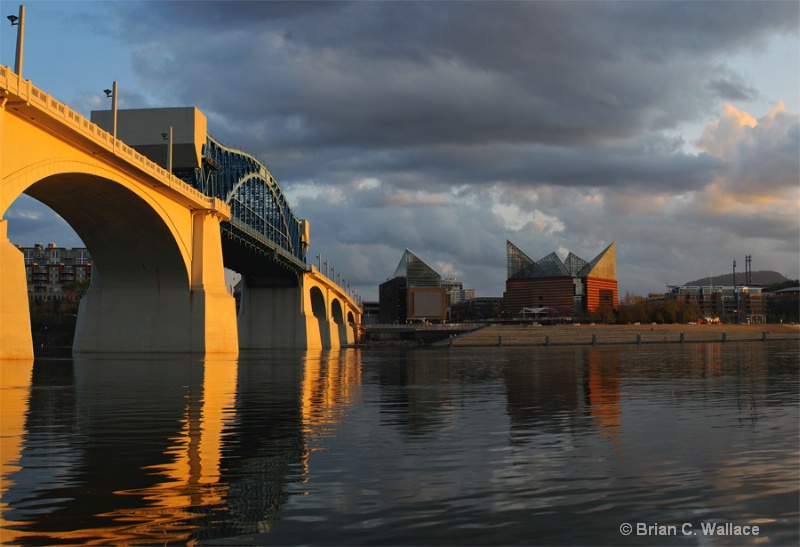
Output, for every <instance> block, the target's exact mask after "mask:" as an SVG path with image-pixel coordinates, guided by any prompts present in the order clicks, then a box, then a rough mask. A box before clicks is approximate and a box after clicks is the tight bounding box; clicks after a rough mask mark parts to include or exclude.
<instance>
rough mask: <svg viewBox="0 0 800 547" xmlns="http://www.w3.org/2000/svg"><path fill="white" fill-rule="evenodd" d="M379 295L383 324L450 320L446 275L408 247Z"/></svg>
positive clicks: (381, 287) (381, 286)
mask: <svg viewBox="0 0 800 547" xmlns="http://www.w3.org/2000/svg"><path fill="white" fill-rule="evenodd" d="M378 294H379V298H380V321H381V323H394V322H398V323H406V322H408V321H429V322H434V323H435V322H442V321H445V320H446V319H447V288H446V287H445V286H444V285H443V284H442V276H441V275H440V274H438V273H437V272H436V271H435V270H434V269H433V268H431V267H430V266H428V265H427V264H425V262H423V261H422V260H421V259H420V258H419V257H418V256H416V255H415V254H414V253H412V252H411V251H409V250H408V249H406V250H405V252H404V253H403V257H402V258H401V259H400V263H399V264H398V265H397V268H396V269H395V271H394V275H393V276H392V278H391V279H389V280H387V281H385V282H384V283H381V285H380V286H379V287H378Z"/></svg>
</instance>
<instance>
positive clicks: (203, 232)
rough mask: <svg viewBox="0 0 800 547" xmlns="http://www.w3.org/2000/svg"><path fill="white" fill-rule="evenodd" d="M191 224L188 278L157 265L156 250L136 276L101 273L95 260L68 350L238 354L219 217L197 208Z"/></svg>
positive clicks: (99, 254) (97, 249) (98, 255)
mask: <svg viewBox="0 0 800 547" xmlns="http://www.w3.org/2000/svg"><path fill="white" fill-rule="evenodd" d="M192 224H193V230H192V253H191V257H192V258H191V271H190V272H188V273H189V277H190V279H188V280H187V275H186V274H187V272H186V270H185V268H184V267H183V266H182V264H177V265H172V266H171V265H170V264H169V262H168V261H166V260H164V261H163V262H161V261H159V258H161V257H160V256H159V254H158V253H157V252H156V251H155V250H154V251H153V260H152V262H149V263H148V262H142V263H141V271H136V272H131V271H129V270H128V269H125V270H122V271H120V270H111V271H110V272H109V271H104V270H103V269H102V260H98V266H97V267H96V268H95V269H94V271H93V274H92V283H91V285H90V287H89V290H88V291H87V292H86V294H85V295H84V296H83V298H82V299H81V302H80V305H79V308H78V322H77V325H76V329H75V338H74V341H73V345H72V350H73V352H74V353H112V352H113V353H203V354H219V353H227V354H236V353H238V350H239V344H238V334H237V328H236V302H235V301H234V299H233V296H231V295H230V294H228V292H227V291H226V290H225V274H224V268H223V265H222V248H221V241H220V231H219V220H218V219H216V218H215V216H214V213H213V212H208V211H200V212H195V213H194V218H193V219H192ZM94 252H95V253H96V254H95V258H96V259H98V258H102V257H103V254H104V252H108V250H107V249H105V248H104V247H103V246H95V247H94ZM112 252H113V247H112ZM187 281H188V282H187Z"/></svg>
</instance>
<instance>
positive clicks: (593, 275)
mask: <svg viewBox="0 0 800 547" xmlns="http://www.w3.org/2000/svg"><path fill="white" fill-rule="evenodd" d="M506 268H507V273H508V275H507V279H506V292H505V293H504V295H503V300H504V305H505V309H506V313H509V314H511V315H515V314H518V313H519V312H520V311H521V310H522V309H523V308H549V309H551V311H552V313H551V315H554V316H555V315H558V316H561V317H566V316H567V315H570V316H574V315H580V314H585V313H594V312H596V311H598V310H601V309H604V308H609V309H615V308H616V307H617V300H618V293H617V259H616V246H615V243H612V244H611V245H609V246H608V247H606V248H605V249H604V250H603V251H602V252H601V253H600V254H598V255H597V256H596V257H595V258H594V259H592V260H591V261H586V260H584V259H583V258H581V257H579V256H578V255H576V254H574V253H571V252H570V253H569V254H568V255H567V257H566V259H564V260H561V258H559V256H558V255H557V254H556V253H555V252H552V253H550V254H548V255H546V256H544V257H542V258H540V259H539V260H533V259H531V258H530V257H529V256H528V255H526V254H525V253H524V252H522V250H521V249H520V248H519V247H517V246H516V245H514V244H513V243H511V242H510V241H506Z"/></svg>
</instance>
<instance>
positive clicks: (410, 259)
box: [394, 249, 442, 287]
mask: <svg viewBox="0 0 800 547" xmlns="http://www.w3.org/2000/svg"><path fill="white" fill-rule="evenodd" d="M394 277H405V278H406V280H407V281H408V286H409V287H440V286H441V285H442V276H441V275H439V274H438V273H436V271H435V270H434V269H433V268H431V267H430V266H428V265H427V264H425V262H423V261H422V260H421V259H420V258H419V257H418V256H417V255H415V254H414V253H412V252H411V251H409V250H408V249H406V251H405V252H404V253H403V257H402V258H401V259H400V263H399V264H398V265H397V268H395V270H394Z"/></svg>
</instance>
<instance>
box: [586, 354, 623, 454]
mask: <svg viewBox="0 0 800 547" xmlns="http://www.w3.org/2000/svg"><path fill="white" fill-rule="evenodd" d="M588 362H589V405H590V406H589V414H590V415H591V416H592V417H593V418H594V423H595V425H596V427H598V428H599V429H600V432H601V433H603V434H604V435H608V436H609V438H610V439H611V440H612V441H613V442H614V443H619V440H620V439H619V435H620V431H621V425H622V422H621V410H620V404H619V403H620V393H619V356H618V354H617V353H613V354H609V353H601V351H600V350H599V349H595V348H592V349H590V350H589V354H588Z"/></svg>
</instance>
